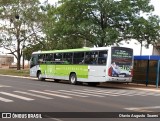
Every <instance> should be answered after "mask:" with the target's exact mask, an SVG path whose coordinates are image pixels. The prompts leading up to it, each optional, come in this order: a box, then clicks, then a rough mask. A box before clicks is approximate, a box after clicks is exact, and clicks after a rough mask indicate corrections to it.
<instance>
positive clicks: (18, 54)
mask: <svg viewBox="0 0 160 121" xmlns="http://www.w3.org/2000/svg"><path fill="white" fill-rule="evenodd" d="M17 70H21V54H20V42H19V40H17Z"/></svg>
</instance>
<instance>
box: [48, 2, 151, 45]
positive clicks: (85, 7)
mask: <svg viewBox="0 0 160 121" xmlns="http://www.w3.org/2000/svg"><path fill="white" fill-rule="evenodd" d="M149 3H150V0H145V1H144V0H137V1H135V0H121V1H119V0H75V1H73V0H59V4H58V6H57V7H56V6H55V7H54V8H53V9H52V8H50V9H49V10H53V13H52V16H53V17H54V18H53V19H52V20H53V21H54V25H53V26H52V28H51V29H50V30H49V31H50V32H49V33H54V35H55V36H56V37H58V39H59V40H61V41H65V42H66V43H67V41H66V40H71V41H73V42H74V41H75V40H78V41H79V40H80V41H82V40H83V41H86V42H87V43H88V44H89V46H99V47H101V46H106V45H112V44H114V43H119V42H120V41H122V40H124V39H128V38H129V39H130V38H131V31H130V30H131V29H130V27H131V26H133V25H132V24H133V21H134V20H135V18H140V17H141V14H140V13H149V12H151V11H153V10H154V9H153V6H152V5H150V4H149ZM55 33H56V34H55ZM48 36H50V35H48ZM76 42H77V41H76ZM83 43H84V42H83Z"/></svg>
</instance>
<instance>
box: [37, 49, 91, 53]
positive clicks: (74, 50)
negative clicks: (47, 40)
mask: <svg viewBox="0 0 160 121" xmlns="http://www.w3.org/2000/svg"><path fill="white" fill-rule="evenodd" d="M81 51H83V52H84V51H90V48H79V49H66V50H51V51H41V52H40V53H63V52H81Z"/></svg>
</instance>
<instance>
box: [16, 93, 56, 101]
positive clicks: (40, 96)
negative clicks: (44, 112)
mask: <svg viewBox="0 0 160 121" xmlns="http://www.w3.org/2000/svg"><path fill="white" fill-rule="evenodd" d="M14 92H17V93H21V94H26V95H30V96H35V97H39V98H44V99H53V98H51V97H46V96H42V95H37V94H32V93H28V92H23V91H14Z"/></svg>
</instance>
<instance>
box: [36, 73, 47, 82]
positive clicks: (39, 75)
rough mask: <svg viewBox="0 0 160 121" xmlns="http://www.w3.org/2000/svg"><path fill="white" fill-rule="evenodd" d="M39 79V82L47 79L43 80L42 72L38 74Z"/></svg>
mask: <svg viewBox="0 0 160 121" xmlns="http://www.w3.org/2000/svg"><path fill="white" fill-rule="evenodd" d="M37 77H38V80H39V81H45V78H42V74H41V72H38V74H37Z"/></svg>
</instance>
